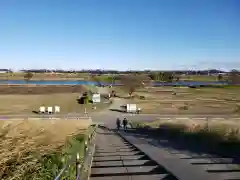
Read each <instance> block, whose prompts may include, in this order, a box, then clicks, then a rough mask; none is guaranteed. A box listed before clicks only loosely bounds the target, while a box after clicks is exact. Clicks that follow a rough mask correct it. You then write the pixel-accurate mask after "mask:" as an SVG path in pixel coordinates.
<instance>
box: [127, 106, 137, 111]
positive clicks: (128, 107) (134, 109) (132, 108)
mask: <svg viewBox="0 0 240 180" xmlns="http://www.w3.org/2000/svg"><path fill="white" fill-rule="evenodd" d="M136 111H137V105H136V104H127V112H136Z"/></svg>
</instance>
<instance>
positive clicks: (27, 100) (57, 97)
mask: <svg viewBox="0 0 240 180" xmlns="http://www.w3.org/2000/svg"><path fill="white" fill-rule="evenodd" d="M79 95H80V94H79V93H59V94H40V95H0V102H1V103H0V114H1V115H3V114H33V112H32V111H38V110H39V107H40V106H45V107H48V106H52V107H54V106H55V105H56V106H60V114H66V113H84V111H85V108H86V109H87V112H91V111H93V109H92V104H86V105H83V104H78V102H77V98H78V96H79ZM108 106H109V104H107V103H106V104H104V103H101V104H99V105H97V109H96V110H97V111H98V110H102V109H104V108H107V107H108ZM96 110H94V111H96Z"/></svg>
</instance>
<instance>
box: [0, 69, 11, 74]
mask: <svg viewBox="0 0 240 180" xmlns="http://www.w3.org/2000/svg"><path fill="white" fill-rule="evenodd" d="M8 72H11V71H10V70H9V69H0V73H2V74H3V73H8Z"/></svg>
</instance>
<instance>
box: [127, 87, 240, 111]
mask: <svg viewBox="0 0 240 180" xmlns="http://www.w3.org/2000/svg"><path fill="white" fill-rule="evenodd" d="M239 92H240V86H235V87H234V86H233V87H230V86H229V87H222V88H220V87H219V88H211V87H200V88H187V87H185V88H183V87H152V88H148V89H146V88H145V89H140V90H137V91H136V92H135V98H134V99H133V100H131V102H132V103H136V104H137V105H138V106H139V107H140V108H142V110H143V113H147V114H155V113H157V114H202V115H204V114H205V115H207V114H231V115H234V114H236V115H239V114H240V93H239ZM140 96H143V97H144V98H143V99H140V98H139V97H140Z"/></svg>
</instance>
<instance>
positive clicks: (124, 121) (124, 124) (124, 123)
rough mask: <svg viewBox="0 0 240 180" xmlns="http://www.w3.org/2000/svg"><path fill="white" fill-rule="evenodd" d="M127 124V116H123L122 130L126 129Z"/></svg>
mask: <svg viewBox="0 0 240 180" xmlns="http://www.w3.org/2000/svg"><path fill="white" fill-rule="evenodd" d="M127 125H128V120H127V118H124V119H123V128H124V130H127Z"/></svg>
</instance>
